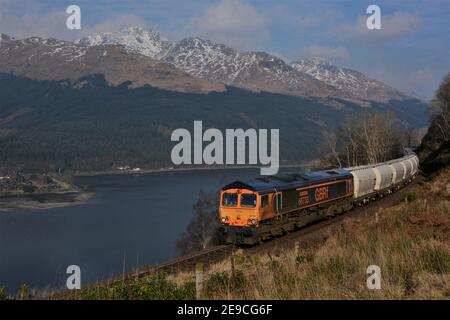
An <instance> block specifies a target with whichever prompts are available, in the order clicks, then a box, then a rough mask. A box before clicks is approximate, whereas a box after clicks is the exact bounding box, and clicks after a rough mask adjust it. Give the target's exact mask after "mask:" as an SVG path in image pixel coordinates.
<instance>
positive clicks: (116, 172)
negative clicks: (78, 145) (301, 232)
mask: <svg viewBox="0 0 450 320" xmlns="http://www.w3.org/2000/svg"><path fill="white" fill-rule="evenodd" d="M310 164H311V162H303V163H297V164H285V165H280V166H279V168H280V169H281V168H304V167H307V166H308V165H310ZM261 167H262V166H254V165H247V166H245V165H243V166H211V167H205V166H201V167H182V168H160V169H142V170H139V171H132V170H123V171H120V170H111V171H92V172H78V173H75V174H73V177H95V176H111V175H133V174H153V173H171V172H191V171H213V170H239V169H260V168H261Z"/></svg>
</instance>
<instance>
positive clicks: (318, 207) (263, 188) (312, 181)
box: [219, 153, 419, 245]
mask: <svg viewBox="0 0 450 320" xmlns="http://www.w3.org/2000/svg"><path fill="white" fill-rule="evenodd" d="M418 170H419V158H418V157H417V156H416V155H415V154H413V153H412V154H409V155H406V156H404V157H402V158H399V159H396V160H392V161H388V162H383V163H379V164H376V165H368V166H359V167H352V168H346V169H333V170H327V171H317V172H309V173H291V174H284V175H277V176H267V177H261V178H257V179H254V180H252V181H247V182H243V181H235V182H233V183H231V184H228V185H226V186H225V187H223V188H222V190H221V192H220V207H219V208H220V209H219V215H220V221H221V224H222V230H223V235H224V239H225V242H226V243H233V244H238V245H254V244H258V243H260V242H262V241H266V240H268V239H270V238H273V237H277V236H280V235H283V234H286V233H288V232H290V231H293V230H295V229H297V228H301V227H303V226H306V225H308V224H310V223H313V222H316V221H319V220H322V219H324V218H327V217H333V216H336V215H338V214H341V213H343V212H345V211H348V210H350V209H352V208H354V207H356V206H362V205H365V204H367V203H369V202H371V201H375V200H377V199H378V198H381V197H384V196H386V195H388V194H390V193H392V192H395V191H396V190H398V189H400V188H402V187H403V186H405V185H407V184H408V183H410V182H411V181H412V180H413V179H414V178H415V177H416V176H417V174H418Z"/></svg>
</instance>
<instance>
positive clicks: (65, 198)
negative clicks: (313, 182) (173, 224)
mask: <svg viewBox="0 0 450 320" xmlns="http://www.w3.org/2000/svg"><path fill="white" fill-rule="evenodd" d="M309 164H310V162H305V163H297V164H286V165H280V166H279V168H280V169H281V168H304V167H307V166H308V165H309ZM259 168H261V167H260V166H253V165H251V166H249V165H248V166H245V165H243V166H213V167H206V166H202V167H182V168H160V169H142V170H139V171H132V170H123V171H97V172H81V173H75V174H73V177H74V178H76V177H96V176H99V177H101V176H114V175H142V174H156V173H165V174H166V173H183V172H195V171H216V170H242V169H259ZM94 194H95V192H93V191H82V190H81V191H80V190H70V191H60V192H58V191H56V192H41V193H21V192H11V193H8V192H4V193H0V214H1V213H2V212H14V211H16V210H45V209H54V208H62V207H69V206H77V205H82V204H84V203H86V202H87V201H88V200H89V199H90V198H91V197H92V196H94Z"/></svg>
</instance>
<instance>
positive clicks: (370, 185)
mask: <svg viewBox="0 0 450 320" xmlns="http://www.w3.org/2000/svg"><path fill="white" fill-rule="evenodd" d="M347 170H348V171H350V173H351V174H352V176H353V193H354V198H355V199H363V202H367V201H369V198H370V197H371V195H372V194H374V193H375V185H376V182H377V178H376V174H375V171H374V170H373V166H361V167H353V168H348V169H347Z"/></svg>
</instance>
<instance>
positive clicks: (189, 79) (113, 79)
mask: <svg viewBox="0 0 450 320" xmlns="http://www.w3.org/2000/svg"><path fill="white" fill-rule="evenodd" d="M0 72H4V73H10V74H15V75H21V76H26V77H29V78H32V79H39V80H70V81H71V82H72V83H75V82H77V81H78V79H80V78H82V77H84V76H87V75H91V74H102V75H104V76H105V79H106V80H107V81H108V83H110V84H111V85H118V84H121V83H124V82H129V83H130V85H131V86H132V87H141V86H144V85H149V86H153V87H157V88H161V89H167V90H173V91H180V92H197V93H208V92H211V91H223V90H224V89H225V87H224V85H222V84H220V83H215V82H211V81H207V80H203V79H199V78H196V77H193V76H191V75H189V74H187V73H185V72H183V71H182V70H180V69H177V68H176V67H174V66H173V65H171V64H168V63H165V62H163V61H159V60H156V59H152V58H149V57H147V56H144V55H141V54H137V53H130V52H128V51H127V50H126V49H125V48H124V47H123V46H120V45H110V44H105V45H96V46H85V45H81V44H76V43H72V42H67V41H61V40H57V39H43V38H38V37H33V38H28V39H23V40H11V38H10V37H8V36H5V35H3V36H2V42H0ZM78 85H81V84H79V83H78Z"/></svg>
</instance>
